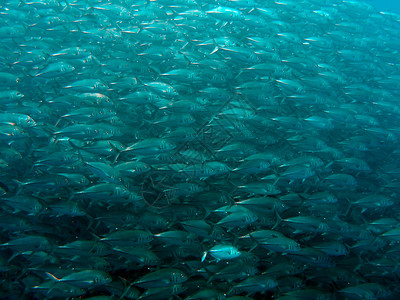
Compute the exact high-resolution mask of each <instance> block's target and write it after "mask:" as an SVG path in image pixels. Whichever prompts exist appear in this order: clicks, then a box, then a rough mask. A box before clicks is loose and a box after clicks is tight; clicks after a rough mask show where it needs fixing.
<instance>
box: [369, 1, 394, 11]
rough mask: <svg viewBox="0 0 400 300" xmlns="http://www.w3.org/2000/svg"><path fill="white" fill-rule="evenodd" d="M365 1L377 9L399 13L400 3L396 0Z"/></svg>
mask: <svg viewBox="0 0 400 300" xmlns="http://www.w3.org/2000/svg"><path fill="white" fill-rule="evenodd" d="M367 2H368V3H370V4H371V5H373V6H374V7H376V8H377V9H378V10H379V11H383V12H393V13H397V14H398V13H400V3H399V2H398V1H396V0H369V1H367Z"/></svg>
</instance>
